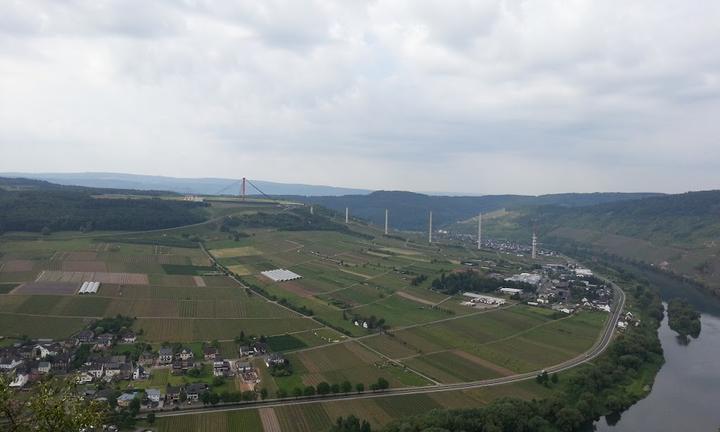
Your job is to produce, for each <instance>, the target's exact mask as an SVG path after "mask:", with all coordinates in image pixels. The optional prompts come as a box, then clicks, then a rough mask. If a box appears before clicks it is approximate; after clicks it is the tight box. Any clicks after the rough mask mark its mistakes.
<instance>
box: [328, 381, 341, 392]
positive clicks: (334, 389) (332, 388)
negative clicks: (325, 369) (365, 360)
mask: <svg viewBox="0 0 720 432" xmlns="http://www.w3.org/2000/svg"><path fill="white" fill-rule="evenodd" d="M330 392H331V393H334V394H337V393H340V384H337V383H335V384H333V385H331V386H330Z"/></svg>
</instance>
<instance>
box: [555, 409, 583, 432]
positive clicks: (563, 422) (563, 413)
mask: <svg viewBox="0 0 720 432" xmlns="http://www.w3.org/2000/svg"><path fill="white" fill-rule="evenodd" d="M583 420H584V419H583V416H582V414H581V413H580V411H578V410H577V409H575V408H569V407H565V408H563V409H561V410H560V411H558V413H557V416H556V418H555V425H556V426H557V427H558V429H560V430H561V431H567V432H570V431H574V430H577V428H578V427H579V426H580V425H581V424H582V423H583Z"/></svg>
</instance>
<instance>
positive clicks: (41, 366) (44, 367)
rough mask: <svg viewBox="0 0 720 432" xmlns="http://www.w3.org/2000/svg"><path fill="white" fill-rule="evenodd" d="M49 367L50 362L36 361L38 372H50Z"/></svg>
mask: <svg viewBox="0 0 720 432" xmlns="http://www.w3.org/2000/svg"><path fill="white" fill-rule="evenodd" d="M51 367H52V365H51V364H50V362H40V363H38V372H40V373H41V374H46V373H50V368H51Z"/></svg>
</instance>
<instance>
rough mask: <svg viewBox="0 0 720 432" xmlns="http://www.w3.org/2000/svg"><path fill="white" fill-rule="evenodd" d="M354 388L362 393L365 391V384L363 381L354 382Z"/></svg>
mask: <svg viewBox="0 0 720 432" xmlns="http://www.w3.org/2000/svg"><path fill="white" fill-rule="evenodd" d="M355 390H357V392H358V393H362V392H364V391H365V384H363V383H357V384H355Z"/></svg>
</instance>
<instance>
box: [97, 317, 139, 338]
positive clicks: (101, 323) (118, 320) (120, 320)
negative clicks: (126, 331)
mask: <svg viewBox="0 0 720 432" xmlns="http://www.w3.org/2000/svg"><path fill="white" fill-rule="evenodd" d="M133 321H135V318H131V317H127V316H123V315H116V316H115V317H114V318H103V319H101V320H98V321H95V323H93V325H92V329H93V330H96V331H97V330H100V329H101V330H102V331H104V332H107V333H113V334H117V333H118V332H120V330H122V329H123V328H130V327H131V326H132V324H133Z"/></svg>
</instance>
